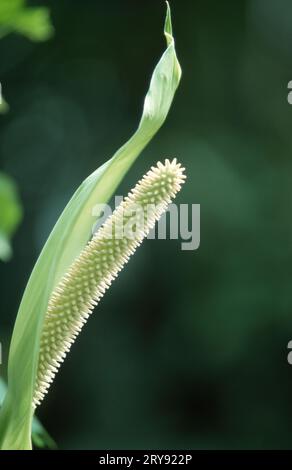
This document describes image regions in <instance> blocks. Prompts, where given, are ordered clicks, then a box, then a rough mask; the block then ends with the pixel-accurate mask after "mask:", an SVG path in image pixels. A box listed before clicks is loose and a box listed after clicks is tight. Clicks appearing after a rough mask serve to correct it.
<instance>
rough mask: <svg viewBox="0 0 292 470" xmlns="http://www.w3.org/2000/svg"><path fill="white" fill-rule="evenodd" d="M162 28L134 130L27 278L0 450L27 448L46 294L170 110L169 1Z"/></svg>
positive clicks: (74, 202)
mask: <svg viewBox="0 0 292 470" xmlns="http://www.w3.org/2000/svg"><path fill="white" fill-rule="evenodd" d="M164 32H165V36H166V40H167V48H166V50H165V52H164V53H163V55H162V57H161V59H160V61H159V62H158V64H157V66H156V68H155V70H154V72H153V75H152V78H151V82H150V87H149V90H148V93H147V95H146V98H145V102H144V109H143V114H142V118H141V121H140V124H139V127H138V129H137V131H136V132H135V133H134V135H133V136H132V137H131V138H130V139H129V141H128V142H127V143H126V144H124V145H123V146H122V147H121V148H120V149H119V150H118V151H117V152H116V154H115V155H114V156H113V157H112V158H111V159H110V160H108V161H107V162H106V163H105V164H103V165H102V166H101V167H100V168H98V169H97V170H96V171H95V172H94V173H92V174H91V175H90V176H89V177H88V178H87V179H86V180H85V181H84V182H83V183H82V184H81V186H80V187H79V188H78V189H77V191H76V192H75V194H74V195H73V197H72V199H71V200H70V201H69V203H68V205H67V206H66V208H65V209H64V211H63V213H62V214H61V216H60V218H59V220H58V222H57V223H56V225H55V227H54V229H53V231H52V233H51V235H50V236H49V238H48V240H47V242H46V244H45V246H44V248H43V250H42V252H41V254H40V257H39V259H38V261H37V263H36V265H35V268H34V270H33V272H32V274H31V276H30V279H29V282H28V284H27V287H26V290H25V292H24V295H23V298H22V302H21V305H20V308H19V312H18V315H17V320H16V323H15V328H14V331H13V337H12V341H11V346H10V353H9V363H8V392H7V395H6V397H5V401H4V404H3V408H2V409H1V411H0V447H1V448H2V449H31V448H32V444H31V425H32V417H33V407H32V401H33V393H34V388H35V381H36V373H37V367H38V361H39V349H40V338H41V332H42V327H43V322H44V317H45V313H46V310H47V307H48V302H49V298H50V295H51V293H52V292H53V290H54V288H55V287H56V285H57V284H58V283H59V281H60V280H61V278H62V277H63V275H64V274H65V273H66V272H67V270H68V268H69V266H70V265H71V264H72V262H73V261H74V259H75V258H76V257H77V256H78V255H79V253H80V252H81V250H82V249H83V248H84V247H85V245H86V243H87V242H88V240H89V238H90V234H91V227H92V223H93V220H92V213H91V208H92V207H93V206H94V205H95V204H97V203H99V204H103V203H106V202H107V201H108V200H109V199H110V197H111V196H112V194H113V193H114V192H115V190H116V188H117V186H118V184H119V183H120V181H121V180H122V178H123V177H124V176H125V174H126V173H127V171H128V170H129V168H130V167H131V165H132V164H133V163H134V161H135V160H136V158H137V157H138V156H139V154H140V153H141V151H142V150H143V149H144V148H145V146H146V145H147V144H148V143H149V142H150V140H151V139H152V137H153V136H154V135H155V134H156V132H157V131H158V130H159V128H160V127H161V125H162V124H163V122H164V120H165V119H166V116H167V114H168V111H169V109H170V106H171V103H172V100H173V97H174V94H175V91H176V89H177V87H178V84H179V81H180V77H181V69H180V65H179V63H178V60H177V57H176V53H175V45H174V39H173V36H172V27H171V18H170V9H169V6H168V5H167V15H166V21H165V29H164Z"/></svg>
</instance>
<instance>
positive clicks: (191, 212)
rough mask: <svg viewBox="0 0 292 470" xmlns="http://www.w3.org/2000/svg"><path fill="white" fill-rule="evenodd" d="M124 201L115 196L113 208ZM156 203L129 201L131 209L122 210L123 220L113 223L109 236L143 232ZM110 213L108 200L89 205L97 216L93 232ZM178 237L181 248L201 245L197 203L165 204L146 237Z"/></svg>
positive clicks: (136, 234)
mask: <svg viewBox="0 0 292 470" xmlns="http://www.w3.org/2000/svg"><path fill="white" fill-rule="evenodd" d="M122 201H123V197H122V196H116V197H115V201H114V206H115V207H114V209H116V208H117V207H118V206H119V205H120V203H121V202H122ZM156 210H157V207H155V205H153V204H148V205H147V206H139V205H138V204H135V206H133V205H131V211H130V212H129V211H124V214H123V215H124V220H125V223H123V224H121V225H120V226H115V227H114V233H111V234H110V236H111V237H112V238H118V239H121V238H127V239H134V238H136V237H137V236H139V233H141V232H143V231H144V229H145V227H146V226H147V221H148V220H150V219H151V217H152V215H153V213H154V212H155V211H156ZM112 213H113V210H112V208H111V206H109V205H108V204H96V205H95V206H94V207H93V209H92V212H91V214H92V216H93V217H95V218H96V217H97V218H98V220H97V222H96V223H95V224H94V225H93V227H92V234H94V233H96V232H97V230H98V229H99V228H100V227H101V226H102V225H103V223H104V222H105V221H106V219H107V218H108V217H110V216H111V215H112ZM167 238H169V239H171V240H181V249H182V250H183V251H186V250H197V249H198V248H199V246H200V204H179V205H178V204H174V203H171V204H169V206H168V209H167V211H166V212H165V213H164V214H163V215H162V216H161V218H160V220H159V221H158V222H157V223H156V226H155V227H154V228H153V229H152V230H151V231H150V233H149V235H148V236H147V239H150V240H153V239H158V240H166V239H167Z"/></svg>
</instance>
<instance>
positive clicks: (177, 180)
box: [33, 159, 185, 406]
mask: <svg viewBox="0 0 292 470" xmlns="http://www.w3.org/2000/svg"><path fill="white" fill-rule="evenodd" d="M183 171H184V170H183V168H181V165H180V164H178V163H177V161H176V159H174V160H173V161H169V160H165V162H164V164H162V163H160V162H158V164H157V166H156V167H152V168H151V170H150V171H149V172H148V173H147V174H146V175H145V176H144V177H143V178H142V180H141V181H140V182H139V183H138V184H137V185H136V186H135V188H134V189H133V190H132V191H131V192H130V193H129V195H128V197H127V198H125V199H124V201H123V202H122V203H121V204H120V205H119V207H118V208H117V209H116V210H115V211H114V213H113V214H112V216H110V217H109V218H108V219H107V220H106V222H105V223H104V225H103V226H102V227H101V228H100V229H99V230H98V232H97V233H96V234H95V235H94V236H93V238H92V239H91V241H90V242H89V243H88V244H87V245H86V247H85V248H84V249H83V250H82V252H81V253H80V255H79V256H78V258H77V259H76V260H75V261H74V262H73V264H72V265H71V267H70V268H69V271H68V272H67V273H66V274H65V276H64V277H63V278H62V280H61V281H60V283H59V284H58V286H57V287H56V289H55V290H54V292H53V293H52V295H51V298H50V301H49V305H48V309H47V313H46V315H45V318H44V324H43V329H42V336H41V342H40V352H39V362H38V370H37V377H36V385H35V392H34V399H33V405H34V406H37V405H39V404H40V402H41V401H42V399H43V398H44V396H45V394H46V392H47V390H48V388H49V386H50V384H51V383H52V381H53V379H54V376H55V374H56V372H57V371H58V368H59V367H60V364H61V363H62V362H63V361H64V358H65V357H66V354H67V353H68V351H69V350H70V348H71V345H72V343H74V341H75V339H76V337H77V336H78V334H79V332H80V331H81V329H82V327H83V325H84V324H85V323H86V321H87V319H88V317H89V315H90V313H91V312H92V310H93V308H94V307H95V306H96V305H97V303H98V302H99V300H100V298H101V297H102V296H103V295H104V293H105V291H106V290H107V289H108V288H109V286H110V285H111V283H112V281H113V280H114V278H115V277H116V276H117V275H118V273H119V271H120V270H121V269H122V268H123V266H124V265H125V264H126V263H127V261H128V260H129V257H130V256H131V254H133V253H134V251H135V250H136V248H137V247H138V246H139V245H140V244H141V242H142V240H143V239H144V238H145V237H146V236H147V235H148V233H149V231H150V230H151V229H152V228H153V226H154V224H155V222H156V221H157V220H158V219H159V218H160V216H161V215H162V213H163V212H164V211H165V210H166V209H167V206H168V204H169V203H170V202H171V200H172V199H173V198H174V197H175V195H176V194H177V192H178V191H179V190H180V188H181V185H182V183H183V182H184V179H185V175H184V174H183Z"/></svg>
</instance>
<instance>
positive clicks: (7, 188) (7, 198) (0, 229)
mask: <svg viewBox="0 0 292 470" xmlns="http://www.w3.org/2000/svg"><path fill="white" fill-rule="evenodd" d="M21 218H22V207H21V203H20V200H19V196H18V191H17V188H16V184H15V183H14V181H13V180H12V178H10V177H8V176H7V175H5V174H4V173H1V172H0V260H2V261H8V260H9V259H10V258H11V255H12V248H11V244H10V239H11V237H12V236H13V234H14V232H15V230H16V229H17V227H18V225H19V223H20V221H21Z"/></svg>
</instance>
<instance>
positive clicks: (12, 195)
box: [0, 0, 54, 261]
mask: <svg viewBox="0 0 292 470" xmlns="http://www.w3.org/2000/svg"><path fill="white" fill-rule="evenodd" d="M53 32H54V28H53V26H52V24H51V22H50V18H49V10H48V8H46V7H29V6H27V5H26V2H25V0H1V2H0V39H1V38H3V37H4V36H6V35H8V34H10V33H18V34H21V35H23V36H25V37H27V38H28V39H30V40H32V41H45V40H47V39H49V38H50V37H51V36H52V34H53ZM8 110H9V106H8V104H7V102H6V101H5V99H4V98H3V96H2V85H1V84H0V114H3V113H6V112H7V111H8ZM21 218H22V207H21V203H20V200H19V196H18V191H17V187H16V183H15V182H14V181H13V179H12V178H11V177H10V176H8V175H5V174H4V173H2V172H1V173H0V260H2V261H8V260H9V259H10V258H11V255H12V248H11V244H10V239H11V237H12V236H13V234H14V232H15V230H16V229H17V227H18V225H19V223H20V221H21Z"/></svg>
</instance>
